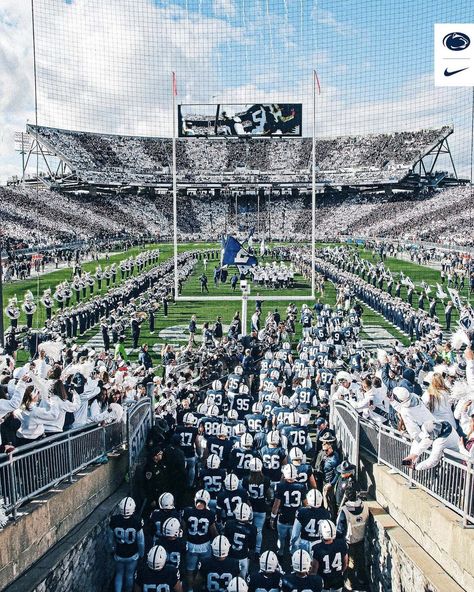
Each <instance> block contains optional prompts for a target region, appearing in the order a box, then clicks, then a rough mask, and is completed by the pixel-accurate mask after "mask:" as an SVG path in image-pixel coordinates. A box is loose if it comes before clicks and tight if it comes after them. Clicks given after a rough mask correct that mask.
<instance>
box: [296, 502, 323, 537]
mask: <svg viewBox="0 0 474 592" xmlns="http://www.w3.org/2000/svg"><path fill="white" fill-rule="evenodd" d="M296 520H298V522H299V523H300V524H301V532H300V537H301V538H302V539H303V540H305V541H309V542H310V543H317V542H319V541H320V540H321V536H320V534H319V522H320V521H321V520H331V514H330V513H329V511H328V510H326V508H310V507H309V506H307V507H303V508H300V509H299V510H298V511H297V512H296Z"/></svg>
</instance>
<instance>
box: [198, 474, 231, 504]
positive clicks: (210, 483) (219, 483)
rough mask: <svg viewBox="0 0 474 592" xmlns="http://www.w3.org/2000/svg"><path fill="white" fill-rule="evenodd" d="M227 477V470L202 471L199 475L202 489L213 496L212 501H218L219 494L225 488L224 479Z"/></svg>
mask: <svg viewBox="0 0 474 592" xmlns="http://www.w3.org/2000/svg"><path fill="white" fill-rule="evenodd" d="M226 475H227V471H226V470H225V469H220V468H219V469H207V468H205V469H202V471H201V472H200V473H199V478H200V479H201V482H202V487H203V489H205V490H206V491H208V492H209V493H210V495H211V499H216V497H217V494H218V493H219V491H221V489H222V487H223V486H224V479H225V477H226Z"/></svg>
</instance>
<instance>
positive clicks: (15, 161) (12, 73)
mask: <svg viewBox="0 0 474 592" xmlns="http://www.w3.org/2000/svg"><path fill="white" fill-rule="evenodd" d="M0 89H1V90H0V183H2V182H4V181H6V179H7V178H8V177H9V176H11V175H13V174H18V173H19V168H20V167H19V162H20V159H19V157H18V155H16V154H15V152H14V133H15V131H21V130H24V128H25V122H26V120H27V119H28V118H32V116H33V110H34V105H33V63H32V55H31V25H30V12H29V3H28V2H17V1H16V0H2V2H1V4H0Z"/></svg>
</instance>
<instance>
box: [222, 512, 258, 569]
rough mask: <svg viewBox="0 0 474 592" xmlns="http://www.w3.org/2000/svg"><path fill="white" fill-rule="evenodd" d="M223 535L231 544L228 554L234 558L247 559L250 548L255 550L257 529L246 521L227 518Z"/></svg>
mask: <svg viewBox="0 0 474 592" xmlns="http://www.w3.org/2000/svg"><path fill="white" fill-rule="evenodd" d="M224 535H225V536H226V537H227V538H228V539H229V543H230V545H231V547H230V551H229V556H230V557H233V558H234V559H247V557H248V556H249V555H250V551H251V550H255V545H256V542H257V529H256V528H255V526H254V525H253V524H251V523H248V522H239V521H238V520H228V521H227V522H226V524H225V528H224Z"/></svg>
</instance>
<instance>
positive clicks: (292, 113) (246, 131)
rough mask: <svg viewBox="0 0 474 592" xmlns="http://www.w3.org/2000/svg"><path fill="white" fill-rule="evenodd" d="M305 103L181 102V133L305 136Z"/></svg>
mask: <svg viewBox="0 0 474 592" xmlns="http://www.w3.org/2000/svg"><path fill="white" fill-rule="evenodd" d="M302 111H303V106H302V104H301V103H265V104H262V103H255V104H247V105H223V104H218V105H178V135H179V137H180V138H186V137H192V136H209V137H216V136H234V137H245V136H301V124H302Z"/></svg>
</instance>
